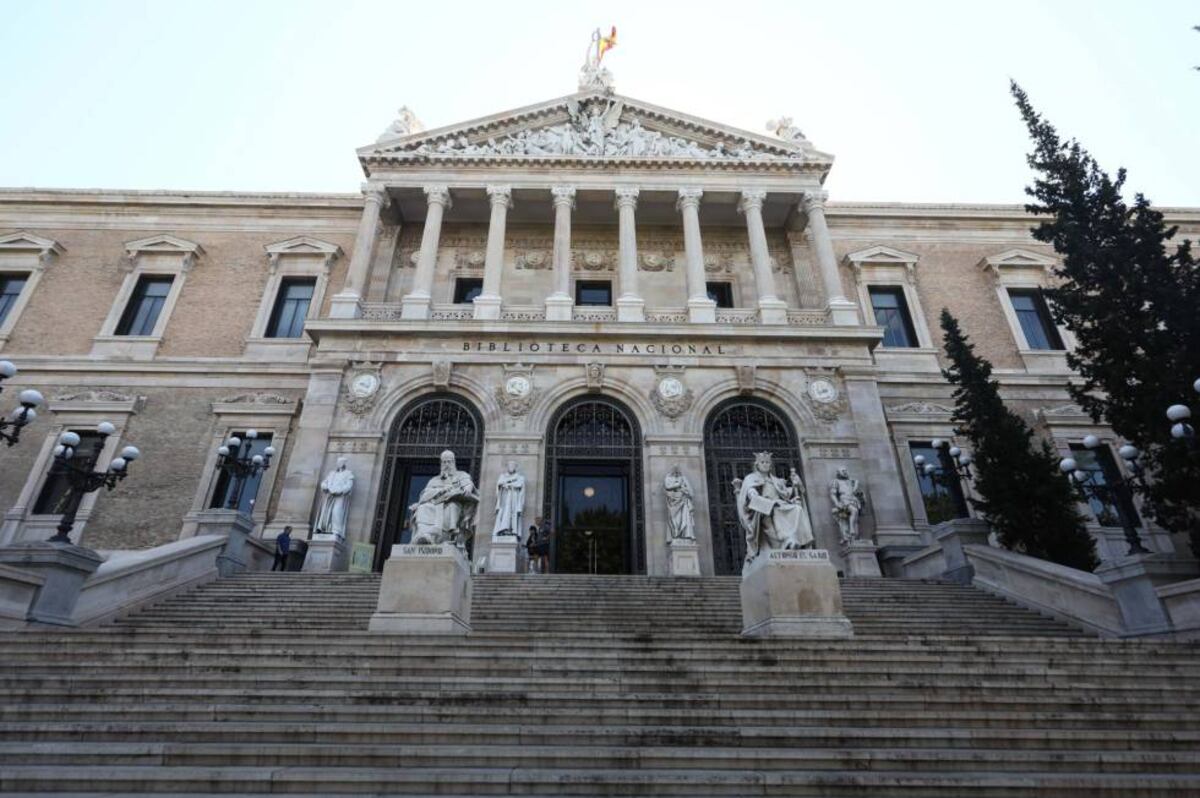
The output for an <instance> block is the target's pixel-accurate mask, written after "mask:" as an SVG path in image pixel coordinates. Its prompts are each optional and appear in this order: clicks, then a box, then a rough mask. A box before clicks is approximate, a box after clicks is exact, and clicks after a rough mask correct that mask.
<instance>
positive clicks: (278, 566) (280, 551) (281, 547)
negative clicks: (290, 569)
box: [271, 526, 292, 571]
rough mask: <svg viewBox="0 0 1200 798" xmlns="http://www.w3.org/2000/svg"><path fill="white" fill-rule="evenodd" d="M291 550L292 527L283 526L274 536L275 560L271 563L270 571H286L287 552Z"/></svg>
mask: <svg viewBox="0 0 1200 798" xmlns="http://www.w3.org/2000/svg"><path fill="white" fill-rule="evenodd" d="M291 550H292V528H291V527H290V526H285V527H284V528H283V531H282V532H280V533H279V537H277V538H275V562H273V563H272V564H271V570H272V571H286V570H287V560H288V554H289V553H290V552H291Z"/></svg>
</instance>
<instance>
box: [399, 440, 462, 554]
mask: <svg viewBox="0 0 1200 798" xmlns="http://www.w3.org/2000/svg"><path fill="white" fill-rule="evenodd" d="M441 465H442V468H441V471H440V472H439V473H438V475H437V476H436V477H433V478H432V479H430V480H429V482H428V483H427V484H426V485H425V489H424V490H423V491H421V495H420V496H419V497H418V498H417V503H416V504H414V505H412V506H411V507H409V508H408V509H409V511H410V512H411V513H412V528H413V535H412V542H413V543H414V544H416V545H428V546H437V545H440V544H442V543H452V544H454V545H455V546H457V547H458V548H459V549H464V548H465V547H466V544H467V542H468V541H469V540H470V539H471V538H472V537H473V536H474V534H475V506H476V505H477V504H478V503H479V494H477V493H476V492H475V483H474V482H473V481H472V480H471V475H470V474H468V473H467V472H465V471H459V470H458V468H457V467H456V466H455V463H454V452H452V451H449V450H446V451H444V452H442V458H441Z"/></svg>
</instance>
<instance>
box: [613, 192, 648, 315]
mask: <svg viewBox="0 0 1200 798" xmlns="http://www.w3.org/2000/svg"><path fill="white" fill-rule="evenodd" d="M616 195H617V196H616V201H615V203H614V204H615V205H616V208H617V222H618V240H619V242H620V260H619V271H620V277H621V295H620V297H618V298H617V321H645V320H646V301H645V300H644V299H642V295H641V292H640V291H638V254H637V220H636V217H635V211H636V210H637V201H638V189H636V188H628V187H625V188H618V189H617V190H616Z"/></svg>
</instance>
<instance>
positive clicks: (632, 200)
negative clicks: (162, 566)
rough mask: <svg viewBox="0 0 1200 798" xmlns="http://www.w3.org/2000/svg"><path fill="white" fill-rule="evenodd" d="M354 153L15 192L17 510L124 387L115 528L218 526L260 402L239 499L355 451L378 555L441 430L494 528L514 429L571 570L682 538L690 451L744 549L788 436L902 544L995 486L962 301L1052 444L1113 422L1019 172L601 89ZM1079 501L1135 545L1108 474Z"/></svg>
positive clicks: (1106, 537) (290, 503)
mask: <svg viewBox="0 0 1200 798" xmlns="http://www.w3.org/2000/svg"><path fill="white" fill-rule="evenodd" d="M358 155H359V159H360V162H361V164H362V168H363V171H364V174H365V175H366V178H367V182H366V183H365V184H364V187H363V191H362V193H361V194H357V195H314V194H304V195H296V194H247V193H238V194H233V193H220V194H214V193H175V192H118V191H41V190H24V189H7V190H3V191H0V281H2V283H0V287H3V288H4V290H5V292H6V300H5V304H4V305H3V306H0V307H3V308H4V315H3V316H0V358H6V359H9V360H12V361H14V362H15V363H17V365H18V366H19V367H20V369H21V373H20V376H19V377H18V378H16V379H15V380H13V381H12V382H13V383H14V384H21V385H29V386H33V387H37V388H39V389H40V390H41V391H42V392H43V393H44V394H45V395H46V396H47V398H48V400H49V401H48V410H49V411H50V412H48V413H45V412H44V413H43V414H42V416H41V418H40V419H39V420H38V421H37V422H36V423H35V425H33V426H31V427H30V428H28V430H27V431H26V433H25V438H26V440H24V441H23V442H22V444H21V445H20V446H17V447H13V448H11V449H8V450H7V451H4V452H2V453H0V458H2V460H0V465H2V467H0V510H3V517H2V519H0V543H5V542H11V541H15V540H21V539H29V538H42V537H46V536H48V535H49V530H50V529H51V528H52V527H53V526H54V524H55V523H57V516H55V515H54V514H53V512H52V510H53V507H52V506H51V503H49V502H48V500H47V499H46V495H45V494H46V493H47V490H48V489H47V487H46V481H47V476H46V471H47V466H48V463H49V461H50V458H51V450H52V448H53V445H54V441H55V439H56V436H57V435H58V433H59V432H61V431H62V430H63V429H75V430H78V431H87V430H89V429H95V427H96V425H97V424H98V423H99V422H100V421H102V420H107V421H110V422H112V423H114V424H115V425H116V426H117V430H118V431H117V434H115V435H113V436H111V438H110V439H109V440H108V443H107V445H106V448H105V451H104V452H103V453H102V455H101V459H102V460H104V459H106V458H108V457H111V456H112V455H113V453H114V452H115V451H117V450H119V448H120V447H121V446H123V445H126V444H129V443H133V444H136V445H138V446H139V447H141V448H142V450H143V451H144V457H143V459H142V460H141V461H139V462H138V463H137V464H136V465H135V467H134V468H133V473H132V475H131V477H130V479H129V480H127V481H125V482H124V483H122V484H121V485H120V486H119V487H118V488H117V489H116V490H115V491H113V492H112V493H101V494H92V495H90V496H89V497H88V498H87V499H86V500H85V502H84V504H83V508H82V510H81V513H80V515H79V523H78V524H77V526H76V532H75V533H74V534H75V537H76V538H77V540H79V541H80V542H83V543H85V544H86V545H89V546H91V547H93V548H97V549H137V548H145V547H150V546H155V545H160V544H163V543H167V542H170V541H173V540H176V539H178V538H179V537H181V536H188V535H191V534H195V532H196V529H197V524H198V521H199V520H200V519H201V518H202V517H203V513H204V512H205V511H206V510H207V509H209V508H210V507H212V506H214V504H215V505H217V506H219V505H220V504H221V503H222V499H223V496H222V494H221V491H222V490H223V489H224V486H223V485H222V483H221V481H220V479H219V478H218V475H217V473H216V472H215V470H214V464H215V461H216V453H215V450H216V447H217V446H218V445H219V444H220V442H221V441H222V440H224V439H225V438H227V437H228V436H229V435H231V434H233V433H239V432H243V431H245V430H246V429H250V428H253V429H256V430H258V431H259V432H260V438H261V440H262V441H264V442H265V441H266V440H267V439H268V437H269V439H270V442H271V444H272V445H274V446H275V448H276V449H277V450H278V452H279V454H278V456H277V457H276V458H275V462H274V463H273V465H272V467H271V468H270V469H269V470H268V471H267V472H266V473H265V474H264V475H263V477H262V479H261V483H260V484H257V485H255V486H253V488H252V490H251V491H250V492H249V495H248V499H249V498H252V499H253V502H252V504H251V503H247V504H246V506H245V508H244V509H246V510H247V512H249V513H250V514H251V516H252V518H253V520H254V522H255V525H256V530H257V531H258V533H259V534H261V535H263V536H265V537H273V536H274V535H276V534H278V532H279V531H280V530H281V529H282V527H283V526H285V525H290V526H292V527H293V530H294V532H293V534H294V536H298V537H305V536H307V535H308V534H309V533H310V532H311V524H312V520H313V517H314V514H315V512H316V508H317V504H318V502H319V499H320V491H319V483H320V481H321V478H322V475H324V474H325V473H327V472H328V471H329V470H330V469H332V468H333V467H334V465H335V463H336V461H337V460H338V458H343V457H344V458H346V459H347V466H348V467H349V468H350V469H351V470H352V471H353V472H354V474H355V475H356V487H355V492H354V493H353V494H352V496H351V500H350V510H349V517H348V525H347V539H348V541H349V542H350V544H356V543H357V544H369V545H370V546H371V548H370V551H371V553H372V556H371V559H372V560H373V564H374V566H375V567H378V566H379V564H380V563H381V562H382V560H383V559H384V558H386V556H387V553H388V549H389V547H390V545H391V544H392V543H394V542H396V541H399V540H404V539H406V538H404V534H405V533H404V526H405V521H406V514H407V508H408V506H409V505H410V504H411V502H412V501H413V500H414V497H415V494H416V492H419V489H420V486H421V485H423V484H424V480H426V479H428V477H429V476H431V475H432V474H434V473H435V472H436V467H437V458H438V455H439V454H440V452H441V451H443V450H445V449H450V450H452V451H454V452H455V454H456V457H457V460H458V465H459V467H460V468H461V469H463V470H465V471H467V472H468V473H470V474H471V475H472V477H473V478H474V480H475V482H476V483H477V485H478V486H479V488H480V496H481V500H480V504H479V509H478V515H477V526H478V530H479V532H478V535H477V538H476V542H475V550H474V557H475V560H476V562H477V563H483V562H486V560H485V559H484V558H486V556H487V554H488V550H489V547H490V544H491V540H490V534H489V533H490V530H491V519H492V516H493V513H494V508H495V500H496V494H495V490H494V486H495V484H496V480H497V478H498V477H499V475H500V473H501V472H502V470H503V469H504V468H505V467H506V464H507V463H508V462H510V461H512V462H515V463H516V464H517V466H518V468H519V469H520V470H521V471H522V472H523V474H524V475H525V477H526V480H527V485H528V487H527V490H526V507H525V513H524V518H525V519H526V521H527V522H528V523H532V522H533V520H534V519H535V518H537V517H539V516H544V517H547V518H550V519H551V520H552V522H553V523H554V525H555V526H556V528H557V529H558V535H557V539H556V551H555V555H554V556H555V559H556V562H557V565H558V567H559V568H560V569H561V570H583V569H596V570H600V571H610V572H628V573H650V574H661V573H665V572H666V571H667V557H668V548H667V545H666V544H667V531H666V527H667V512H666V505H665V498H664V495H663V480H664V478H665V476H666V475H667V473H668V472H669V471H670V470H671V469H672V468H673V467H674V466H677V465H678V466H679V467H680V469H681V472H682V473H683V474H684V475H685V476H686V477H687V478H688V480H689V482H690V484H691V485H692V487H693V490H694V494H695V495H694V507H695V522H696V533H697V539H698V543H699V553H700V562H701V570H702V572H704V573H736V572H737V571H738V570H739V569H740V558H741V552H742V551H743V549H742V548H741V547H742V546H743V543H742V541H741V535H740V532H739V531H738V529H737V526H736V521H735V520H734V515H733V488H732V480H733V479H734V478H736V477H740V476H743V475H744V474H745V473H746V472H747V471H749V470H750V468H751V465H752V462H753V455H754V453H755V452H756V451H761V450H764V449H765V450H770V451H772V452H773V454H774V455H775V461H776V466H777V468H779V469H787V468H790V467H795V468H797V470H798V471H799V473H800V474H801V475H802V477H803V479H804V482H805V483H806V485H807V488H808V499H809V512H810V515H811V519H812V523H813V527H814V530H815V534H816V537H817V543H818V545H820V546H822V547H825V548H828V549H830V550H831V553H833V555H834V556H835V557H837V556H838V550H839V546H838V539H837V527H836V524H835V522H834V518H833V517H832V515H831V511H830V499H829V496H828V485H829V483H830V481H831V480H832V478H833V476H834V474H835V472H836V470H837V469H838V468H841V467H845V468H846V469H848V471H849V472H850V474H851V476H854V477H856V478H857V479H859V480H860V481H861V484H862V486H863V488H864V492H865V495H866V508H865V511H864V513H863V520H862V527H863V535H864V537H865V538H867V539H869V540H870V541H872V542H873V543H874V544H875V545H876V546H877V548H878V552H879V556H880V560H881V562H882V563H883V566H884V569H885V571H886V570H889V567H890V564H893V563H895V562H897V561H898V558H902V557H903V556H905V555H906V554H909V553H911V552H913V551H915V550H917V549H918V548H920V547H921V546H922V545H924V544H926V543H928V540H929V529H930V526H931V523H932V522H936V521H938V520H942V519H944V518H946V517H950V516H953V515H954V514H956V513H960V512H969V508H967V507H966V504H965V503H964V502H963V501H962V500H961V498H962V497H960V495H959V494H960V493H961V494H963V495H964V496H966V495H969V491H970V486H969V485H967V484H962V485H959V484H958V483H957V482H956V481H955V480H953V479H952V476H951V475H950V473H949V469H944V470H945V472H946V473H944V474H943V475H942V476H941V478H940V479H936V480H933V479H930V478H928V477H923V476H922V475H921V474H920V473H919V471H918V470H917V468H916V467H915V466H914V463H913V457H914V454H916V453H920V452H922V451H925V449H923V448H922V447H927V446H928V444H929V442H930V441H931V440H933V439H935V438H942V439H947V440H952V439H953V437H954V433H953V428H952V425H951V423H950V410H949V408H950V406H951V400H950V398H949V397H950V391H949V387H948V386H947V385H946V383H945V382H944V381H943V379H942V377H941V375H940V372H939V367H940V361H939V353H938V343H939V342H940V334H939V331H938V328H937V314H938V313H939V312H940V310H941V309H942V308H943V307H947V308H949V309H950V310H951V311H952V312H954V313H955V314H956V315H957V316H958V317H959V318H960V320H961V321H962V323H963V326H964V328H965V330H966V332H967V333H968V334H970V335H971V337H972V339H973V340H974V341H975V343H976V347H977V351H978V352H979V353H980V354H982V355H984V356H986V357H988V358H989V359H990V360H991V361H992V362H993V364H994V365H995V366H996V368H997V376H998V378H999V379H1000V382H1001V384H1002V387H1003V391H1004V394H1005V397H1006V399H1007V400H1009V402H1010V403H1011V404H1012V406H1014V407H1015V408H1017V409H1018V410H1019V411H1020V412H1022V413H1023V414H1025V415H1026V416H1027V417H1028V419H1029V420H1030V421H1031V422H1033V423H1035V424H1036V425H1037V426H1038V428H1039V429H1040V430H1041V431H1042V432H1043V433H1044V434H1045V435H1046V436H1047V437H1048V438H1049V439H1050V440H1051V441H1052V442H1053V444H1054V445H1055V446H1056V447H1057V448H1059V449H1060V450H1061V451H1063V452H1064V453H1065V452H1067V451H1069V450H1070V447H1071V446H1072V445H1078V444H1079V442H1080V441H1081V440H1082V438H1083V436H1085V435H1087V434H1097V435H1099V436H1100V437H1101V438H1102V439H1103V440H1104V442H1105V444H1106V446H1110V447H1111V446H1113V445H1115V444H1117V443H1118V441H1115V440H1114V439H1113V436H1112V435H1111V433H1110V432H1109V431H1108V430H1105V429H1103V428H1098V427H1095V426H1094V425H1092V423H1091V421H1090V420H1089V419H1087V418H1086V417H1084V416H1083V415H1082V414H1081V413H1080V412H1079V410H1078V408H1077V407H1075V406H1073V405H1072V404H1071V402H1070V400H1069V397H1068V394H1067V392H1066V389H1065V386H1066V383H1067V381H1068V380H1069V378H1070V373H1069V372H1068V370H1067V367H1066V362H1065V357H1064V351H1063V350H1064V349H1065V348H1066V347H1069V346H1070V345H1071V341H1070V336H1069V334H1068V333H1067V332H1066V331H1064V330H1056V329H1054V328H1053V325H1052V324H1051V323H1050V322H1049V321H1048V320H1047V319H1046V318H1045V314H1044V309H1043V308H1042V306H1041V305H1040V304H1039V303H1040V302H1041V300H1040V295H1039V294H1038V293H1037V289H1038V288H1040V287H1041V286H1044V285H1046V284H1047V281H1048V279H1049V270H1050V267H1051V266H1052V265H1053V264H1054V262H1055V261H1054V253H1053V252H1052V251H1051V250H1049V249H1047V248H1046V247H1045V246H1043V245H1041V244H1038V243H1036V242H1035V241H1033V240H1032V238H1031V237H1030V233H1029V230H1030V227H1031V224H1032V223H1033V220H1032V219H1031V217H1030V216H1028V215H1027V214H1026V213H1025V212H1024V211H1023V210H1022V209H1021V208H1020V207H1018V206H982V205H936V206H935V205H911V204H868V203H830V202H827V199H826V194H825V192H824V190H823V189H822V184H823V182H824V180H825V178H826V176H827V175H828V173H829V170H830V168H831V166H832V163H833V159H832V157H831V156H829V155H827V154H825V153H823V152H820V151H818V150H816V149H815V148H814V147H813V146H812V145H811V143H810V142H808V141H807V140H806V139H805V138H804V137H803V135H802V134H800V132H799V131H798V130H796V129H795V128H794V127H792V126H791V125H790V123H788V122H787V120H784V121H783V122H782V123H779V124H777V125H776V126H775V129H774V130H773V131H772V132H771V134H770V135H760V134H756V133H751V132H747V131H743V130H738V129H734V128H730V127H728V126H724V125H720V124H717V123H714V122H709V121H706V120H702V119H698V118H695V117H692V116H689V115H687V114H683V113H679V112H675V111H671V110H667V109H664V108H660V107H657V106H654V105H650V104H647V103H644V102H641V101H638V100H634V99H630V98H624V97H620V96H618V95H615V94H612V93H611V92H609V91H606V90H604V89H603V88H600V89H594V90H584V91H581V92H579V93H577V94H574V95H571V96H569V97H565V98H560V99H556V100H552V101H549V102H546V103H541V104H538V105H533V106H529V107H526V108H520V109H517V110H514V111H509V112H505V113H500V114H496V115H493V116H488V117H484V118H482V119H478V120H474V121H471V122H467V123H464V124H459V125H453V126H449V127H444V128H440V129H436V130H428V131H425V130H421V129H420V126H419V124H418V123H416V122H415V119H414V118H413V117H412V116H411V114H406V115H404V116H402V118H401V119H400V120H398V121H397V122H396V123H395V124H393V125H392V126H391V127H390V128H389V130H388V132H387V133H385V135H384V136H383V137H381V139H380V141H378V142H376V143H374V144H371V145H369V146H366V147H363V148H361V149H360V150H359V151H358ZM1168 216H1169V217H1171V221H1172V222H1173V223H1177V224H1179V225H1181V227H1182V228H1183V232H1184V233H1185V234H1190V235H1195V233H1196V232H1200V211H1198V210H1195V209H1175V210H1168ZM297 314H298V315H297ZM8 393H9V392H6V395H7V394H8ZM1109 459H1110V460H1111V462H1108V463H1099V464H1097V467H1109V468H1120V467H1121V466H1120V465H1119V464H1118V461H1119V458H1115V457H1113V458H1109ZM102 464H103V463H102ZM783 473H786V470H784V471H783ZM589 491H590V493H589ZM580 496H585V498H580ZM1083 509H1085V510H1089V511H1091V512H1090V515H1089V517H1091V518H1093V521H1094V523H1093V529H1094V532H1095V535H1096V537H1097V540H1098V541H1099V543H1100V547H1099V550H1100V553H1101V555H1102V556H1104V557H1106V558H1110V557H1115V556H1119V555H1121V554H1123V553H1124V551H1125V549H1124V546H1123V543H1122V532H1121V529H1120V527H1119V526H1117V525H1115V524H1114V522H1113V518H1112V512H1111V510H1112V508H1106V507H1103V506H1098V507H1094V508H1083ZM1146 531H1147V535H1146V537H1147V543H1148V546H1149V547H1150V548H1151V549H1153V550H1156V551H1171V550H1173V549H1174V548H1175V547H1176V546H1179V548H1180V549H1181V550H1182V546H1181V545H1180V544H1179V543H1178V542H1177V541H1173V540H1172V539H1171V537H1170V536H1169V535H1167V534H1165V533H1163V532H1161V531H1160V530H1156V529H1154V528H1153V527H1152V526H1150V527H1147V530H1146ZM586 532H590V533H591V534H587V535H585V533H586ZM589 547H592V548H589ZM359 549H360V550H362V547H361V546H360V547H359ZM347 556H348V552H343V553H342V554H341V555H339V557H338V558H335V561H334V562H333V563H332V567H336V568H342V567H346V557H347Z"/></svg>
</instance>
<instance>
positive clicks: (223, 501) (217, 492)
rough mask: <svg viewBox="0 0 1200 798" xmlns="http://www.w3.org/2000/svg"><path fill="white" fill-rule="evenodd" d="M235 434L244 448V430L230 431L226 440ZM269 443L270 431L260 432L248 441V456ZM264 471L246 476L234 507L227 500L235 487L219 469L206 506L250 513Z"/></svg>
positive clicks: (262, 450)
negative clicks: (210, 497) (230, 506)
mask: <svg viewBox="0 0 1200 798" xmlns="http://www.w3.org/2000/svg"><path fill="white" fill-rule="evenodd" d="M233 436H237V437H238V438H240V439H241V441H242V451H243V452H245V450H246V431H245V430H241V431H235V432H230V433H229V435H227V436H226V438H225V439H226V440H228V439H229V438H230V437H233ZM270 445H271V435H270V433H265V432H260V433H258V437H257V438H255V439H254V440H252V441H250V453H249V455H247V456H248V457H253V456H254V455H256V454H262V453H263V452H264V451H266V448H267V447H268V446H270ZM263 474H264V472H262V471H259V472H258V473H257V474H255V475H254V476H251V477H247V478H246V482H245V485H244V486H243V487H242V495H241V496H240V497H238V501H237V506H236V508H229V501H230V499H231V498H233V491H234V490H235V489H236V485H235V484H234V481H233V480H232V479H230V478H229V474H228V473H227V472H225V471H221V472H219V473H218V475H217V482H216V484H215V485H214V486H213V493H212V499H210V500H209V503H208V506H209V507H212V508H214V509H222V508H229V509H237V510H239V511H241V512H242V513H244V514H245V515H250V514H251V512H252V511H253V510H254V503H255V501H256V500H257V498H258V488H259V485H261V484H262V480H263Z"/></svg>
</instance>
